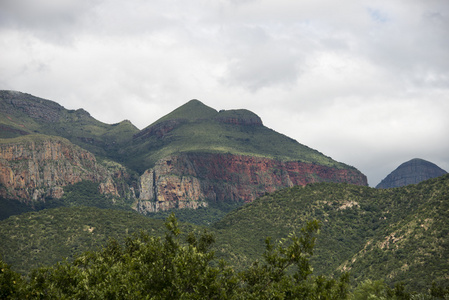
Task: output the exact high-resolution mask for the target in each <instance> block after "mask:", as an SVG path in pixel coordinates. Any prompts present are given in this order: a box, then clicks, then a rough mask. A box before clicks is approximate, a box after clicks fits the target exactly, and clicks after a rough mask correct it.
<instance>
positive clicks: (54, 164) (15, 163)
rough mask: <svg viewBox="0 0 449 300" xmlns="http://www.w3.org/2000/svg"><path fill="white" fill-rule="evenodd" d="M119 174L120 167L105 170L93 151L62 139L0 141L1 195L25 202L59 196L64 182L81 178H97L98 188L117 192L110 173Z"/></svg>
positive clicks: (72, 181) (108, 191)
mask: <svg viewBox="0 0 449 300" xmlns="http://www.w3.org/2000/svg"><path fill="white" fill-rule="evenodd" d="M120 175H121V176H123V174H122V172H121V171H120V170H119V171H117V170H116V171H115V172H112V171H110V170H108V169H107V168H106V167H104V166H102V165H99V164H98V163H97V162H96V159H95V156H94V155H93V154H91V153H90V152H88V151H86V150H84V149H81V148H80V147H77V146H75V145H73V144H71V143H70V142H68V141H65V140H62V139H53V138H44V139H42V138H40V139H36V140H32V139H30V140H16V139H14V140H11V141H9V142H8V143H3V144H0V195H1V196H3V197H5V198H10V199H17V200H21V201H26V202H29V201H31V200H35V201H36V200H43V199H44V198H46V197H53V198H61V197H62V195H63V193H64V192H63V187H64V186H65V185H67V184H74V183H77V182H79V181H81V180H90V181H94V182H99V183H100V191H101V192H103V193H108V194H112V195H115V196H118V195H119V191H118V190H117V187H116V185H115V184H114V181H113V180H112V177H114V176H120Z"/></svg>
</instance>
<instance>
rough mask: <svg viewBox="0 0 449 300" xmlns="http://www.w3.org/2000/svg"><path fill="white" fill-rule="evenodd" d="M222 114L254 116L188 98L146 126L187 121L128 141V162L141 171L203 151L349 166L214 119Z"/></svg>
mask: <svg viewBox="0 0 449 300" xmlns="http://www.w3.org/2000/svg"><path fill="white" fill-rule="evenodd" d="M225 117H226V118H232V117H236V118H254V117H256V118H257V116H256V115H255V114H254V113H252V112H250V111H246V110H231V111H221V112H217V111H215V110H213V109H212V108H210V107H207V106H206V105H204V104H202V103H201V102H199V101H197V100H193V101H190V102H188V103H187V104H185V105H183V106H181V107H180V108H178V109H176V110H175V111H173V112H172V113H170V114H168V115H167V116H165V117H163V118H161V119H160V120H158V121H156V122H155V123H153V124H152V125H150V126H149V127H147V129H148V128H150V127H152V126H155V125H157V124H161V123H163V122H167V121H170V120H176V119H184V120H187V121H184V122H183V123H181V124H179V125H178V126H177V127H175V128H174V129H173V130H172V131H170V132H168V133H167V134H165V135H164V136H163V137H158V136H151V137H149V138H145V139H136V140H134V142H133V143H132V144H130V146H129V147H128V148H127V149H126V151H125V152H127V153H128V154H129V156H128V158H127V161H128V165H129V166H130V167H131V168H133V169H137V170H138V171H139V172H143V170H145V169H148V168H150V167H153V166H154V164H155V162H156V161H158V160H159V159H161V158H164V157H167V156H169V155H174V154H177V153H181V152H206V153H231V154H236V155H248V156H260V157H268V158H273V159H278V160H283V161H292V160H293V161H303V162H311V163H317V164H320V165H325V166H332V167H337V168H348V167H349V166H347V165H344V164H342V163H339V162H336V161H334V160H332V159H331V158H330V157H327V156H325V155H323V154H322V153H320V152H318V151H316V150H313V149H311V148H309V147H307V146H304V145H302V144H299V143H298V142H297V141H295V140H293V139H291V138H289V137H287V136H285V135H282V134H280V133H278V132H276V131H274V130H271V129H269V128H267V127H265V126H238V125H231V124H225V123H223V122H219V121H217V118H225ZM144 130H145V129H144Z"/></svg>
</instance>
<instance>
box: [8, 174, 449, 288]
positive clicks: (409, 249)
mask: <svg viewBox="0 0 449 300" xmlns="http://www.w3.org/2000/svg"><path fill="white" fill-rule="evenodd" d="M91 189H92V190H95V189H94V188H92V187H91ZM448 193H449V175H446V176H442V177H439V178H435V179H432V180H429V181H426V182H423V183H421V184H418V185H411V186H407V187H403V188H397V189H388V190H378V189H373V188H369V187H360V186H354V185H348V184H332V183H320V184H312V185H308V186H306V187H293V188H288V189H284V190H281V191H278V192H276V193H273V194H269V195H266V196H264V197H262V198H259V199H258V200H256V201H254V202H253V203H250V204H247V205H244V206H242V207H240V208H237V209H235V210H232V211H231V212H230V213H229V214H227V215H226V216H225V217H223V219H222V220H221V221H219V222H217V223H215V224H213V225H212V227H209V230H210V231H211V232H212V233H214V235H215V236H216V237H217V242H216V244H215V245H214V246H213V249H214V250H215V253H216V258H217V259H224V260H225V261H227V262H228V263H229V264H230V265H231V266H232V267H233V268H234V269H235V271H236V272H237V271H243V270H245V269H248V268H249V267H250V266H251V264H252V263H253V262H254V261H257V260H260V259H262V257H263V253H264V249H265V247H266V244H265V239H266V237H271V238H272V239H273V241H274V242H278V241H281V240H282V239H285V238H287V237H288V233H291V232H299V231H300V228H301V227H303V226H305V225H306V224H307V222H308V221H309V220H312V219H317V220H319V221H320V222H321V230H320V235H319V238H318V240H317V243H316V249H315V252H314V256H313V257H312V258H311V260H310V262H311V264H312V267H313V269H314V270H315V274H317V275H333V276H334V277H339V276H340V275H341V274H342V272H343V271H349V274H350V280H351V282H354V283H356V284H362V283H364V282H368V281H369V280H371V281H372V282H375V281H377V280H382V282H383V283H382V286H383V285H385V286H386V287H389V288H392V287H393V286H395V285H397V284H399V283H402V284H403V287H404V288H405V289H407V290H412V291H427V289H428V288H429V287H430V286H431V285H432V283H435V284H437V285H438V286H442V287H447V278H446V276H447V274H448V271H447V270H448V269H449V265H448V264H449V257H448V255H449V253H448V251H447V249H448V248H449V247H448V238H447V237H448V229H447V228H449V226H448V225H449V224H448V217H449V216H448V215H447V214H448V211H449V207H448V205H449V195H448ZM67 195H71V196H70V197H72V196H73V195H77V194H76V193H75V194H71V193H67ZM70 197H69V198H70ZM76 197H80V199H81V198H82V197H81V196H80V195H79V196H76ZM69 203H70V202H69ZM88 203H89V202H85V204H88ZM176 213H177V214H179V215H180V216H182V217H183V218H184V220H185V221H191V220H196V221H197V222H198V223H201V224H203V225H207V222H205V220H207V218H206V217H204V216H207V214H205V215H204V216H203V218H202V217H199V214H201V212H199V211H195V210H184V211H182V213H179V212H176ZM157 217H158V218H163V217H164V216H163V215H162V214H159V215H158V216H157ZM183 226H187V225H183ZM161 227H162V220H158V219H151V218H148V217H144V216H142V215H139V214H137V213H135V212H132V211H123V210H109V209H98V208H94V207H61V208H57V209H49V210H42V211H39V212H33V213H26V214H23V215H19V216H13V217H10V218H8V219H6V220H3V221H1V222H0V239H1V240H2V241H4V242H3V243H0V253H1V254H2V255H3V259H4V260H5V261H6V262H7V263H9V264H11V265H12V267H13V270H16V271H20V272H21V273H23V274H25V273H27V272H29V271H30V270H31V269H32V268H35V267H37V266H39V265H40V264H42V265H47V266H48V265H51V264H53V263H56V262H57V261H60V260H62V259H63V258H64V257H69V258H73V257H74V255H75V254H79V253H81V252H82V251H85V250H90V249H99V248H101V247H102V246H104V245H105V243H106V241H107V240H108V238H109V237H114V238H116V239H117V240H123V239H125V236H126V235H127V234H129V233H131V232H138V231H139V230H141V229H145V230H147V231H150V232H151V233H152V234H154V235H156V236H161V235H162V231H161ZM186 228H188V229H187V231H188V230H190V229H193V228H197V230H201V229H200V227H193V225H189V226H188V227H186ZM69 260H70V259H69Z"/></svg>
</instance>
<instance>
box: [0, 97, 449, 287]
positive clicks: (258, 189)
mask: <svg viewBox="0 0 449 300" xmlns="http://www.w3.org/2000/svg"><path fill="white" fill-rule="evenodd" d="M404 165H405V168H403V167H401V166H400V168H398V170H399V172H397V170H396V171H394V172H393V173H392V174H390V175H389V176H387V178H390V181H393V182H396V184H400V185H403V186H401V187H398V188H393V189H392V188H386V187H383V188H370V187H368V186H367V179H366V176H365V175H363V174H362V173H361V172H360V171H358V170H357V169H356V168H354V167H352V166H348V165H346V164H344V163H341V162H337V161H335V160H333V159H332V158H330V157H328V156H326V155H324V154H322V153H320V152H319V151H317V150H314V149H311V148H309V147H307V146H305V145H302V144H300V143H298V142H297V141H295V140H293V139H291V138H289V137H287V136H285V135H282V134H280V133H277V132H275V131H274V130H271V129H269V128H267V127H265V126H264V125H263V122H262V120H261V119H260V118H259V117H258V116H257V115H256V114H254V113H253V112H250V111H248V110H244V109H238V110H221V111H217V110H215V109H213V108H211V107H208V106H206V105H205V104H203V103H202V102H200V101H198V100H191V101H189V102H187V103H186V104H184V105H183V106H181V107H179V108H177V109H175V110H174V111H173V112H171V113H169V114H168V115H166V116H164V117H162V118H160V119H159V120H157V121H155V122H153V123H152V124H150V125H149V126H148V127H146V128H144V129H142V130H139V129H138V128H136V127H135V126H134V125H133V124H132V123H131V122H129V121H122V122H120V123H117V124H104V123H102V122H100V121H98V120H95V119H94V118H93V117H92V116H90V114H89V113H88V112H86V111H85V110H82V109H78V110H67V109H65V108H64V107H62V106H61V105H59V104H57V103H56V102H53V101H50V100H45V99H41V98H38V97H35V96H32V95H29V94H24V93H20V92H14V91H0V240H1V241H2V243H0V254H1V256H2V259H3V260H4V261H6V262H7V263H9V264H11V265H12V267H13V269H15V270H17V271H19V272H21V273H22V274H27V273H28V272H30V270H31V269H33V268H36V267H38V266H39V265H52V264H55V263H57V262H59V261H61V260H63V259H64V258H68V259H69V260H71V259H73V257H74V256H76V255H78V254H80V253H81V252H83V251H91V250H95V249H99V248H101V246H102V245H104V244H105V243H106V241H107V240H108V239H109V238H111V237H112V238H116V239H117V240H119V241H120V242H123V241H124V240H125V239H126V237H127V236H128V235H129V234H132V233H137V232H139V231H140V230H144V231H147V232H149V233H151V234H153V235H157V236H161V235H162V234H163V233H162V231H163V230H162V227H163V226H162V223H163V222H162V221H161V220H157V218H164V217H166V216H167V215H168V213H170V212H175V213H176V216H177V217H178V218H179V219H180V220H181V221H183V222H184V223H183V225H182V226H183V228H184V229H187V231H189V230H190V229H193V230H197V231H203V230H204V229H205V228H207V229H208V230H209V231H211V232H212V233H213V234H214V235H215V236H216V243H215V246H214V251H215V252H216V256H217V258H218V259H224V260H225V261H227V262H228V263H230V264H231V265H232V266H235V267H236V269H237V270H238V269H244V268H246V267H247V266H248V265H249V264H251V263H252V262H254V261H257V260H259V259H261V257H262V254H263V251H264V249H265V244H264V240H265V238H266V237H272V239H274V240H275V241H282V240H283V239H285V238H287V237H288V235H289V233H292V232H295V231H298V230H300V228H301V227H302V226H304V224H306V222H307V221H310V220H313V219H315V220H318V221H319V222H320V224H321V233H320V235H319V236H318V240H317V243H316V248H315V251H314V252H315V253H314V256H313V258H312V265H313V268H314V270H315V272H317V273H318V274H325V275H334V276H339V275H340V274H342V272H349V273H350V276H351V280H352V281H353V282H356V283H361V282H366V280H383V281H385V282H386V283H387V284H389V285H394V284H397V283H400V282H402V283H404V284H405V287H406V288H408V289H412V290H419V291H425V290H426V289H428V287H429V286H430V285H431V284H432V282H435V283H437V284H440V285H442V286H447V282H448V279H449V277H448V274H449V272H448V270H449V265H448V262H449V252H448V251H447V249H449V244H448V243H449V238H448V237H449V235H448V233H449V232H448V228H449V226H448V225H449V224H448V220H449V215H448V212H449V207H448V205H449V194H448V192H449V175H448V174H445V175H444V173H443V174H441V176H439V177H437V178H433V179H428V178H424V177H423V176H422V174H421V173H420V174H421V175H419V176H421V177H419V176H415V175H414V176H413V177H414V178H415V179H416V177H419V179H420V180H419V181H420V182H419V183H418V181H413V182H411V181H409V180H408V179H407V178H409V177H410V176H409V173H410V172H409V171H410V170H415V169H416V170H422V167H421V166H425V172H424V173H426V174H429V173H432V174H433V175H435V174H436V173H435V172H434V171H431V170H436V168H434V167H432V166H430V165H429V163H427V162H425V161H422V160H412V161H410V162H408V163H406V164H404ZM407 170H408V171H407ZM398 174H399V175H398ZM432 177H435V176H432ZM387 178H386V179H387ZM391 178H393V179H391ZM398 178H399V179H398ZM429 178H430V177H429ZM426 179H427V180H426ZM422 180H424V181H422ZM384 181H386V180H384ZM384 181H383V182H384ZM410 183H413V184H410ZM378 187H379V186H378Z"/></svg>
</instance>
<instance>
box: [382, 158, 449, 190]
mask: <svg viewBox="0 0 449 300" xmlns="http://www.w3.org/2000/svg"><path fill="white" fill-rule="evenodd" d="M446 173H447V172H446V171H445V170H443V169H441V168H440V167H438V166H437V165H435V164H433V163H431V162H429V161H426V160H424V159H419V158H415V159H412V160H409V161H407V162H405V163H403V164H401V165H400V166H399V167H397V168H396V169H395V170H394V171H393V172H391V173H390V174H389V175H388V176H387V177H385V178H384V179H383V180H382V181H381V182H380V183H379V184H378V185H377V186H376V188H378V189H388V188H395V187H401V186H406V185H409V184H416V183H420V182H421V181H424V180H427V179H431V178H435V177H438V176H442V175H444V174H446Z"/></svg>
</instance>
